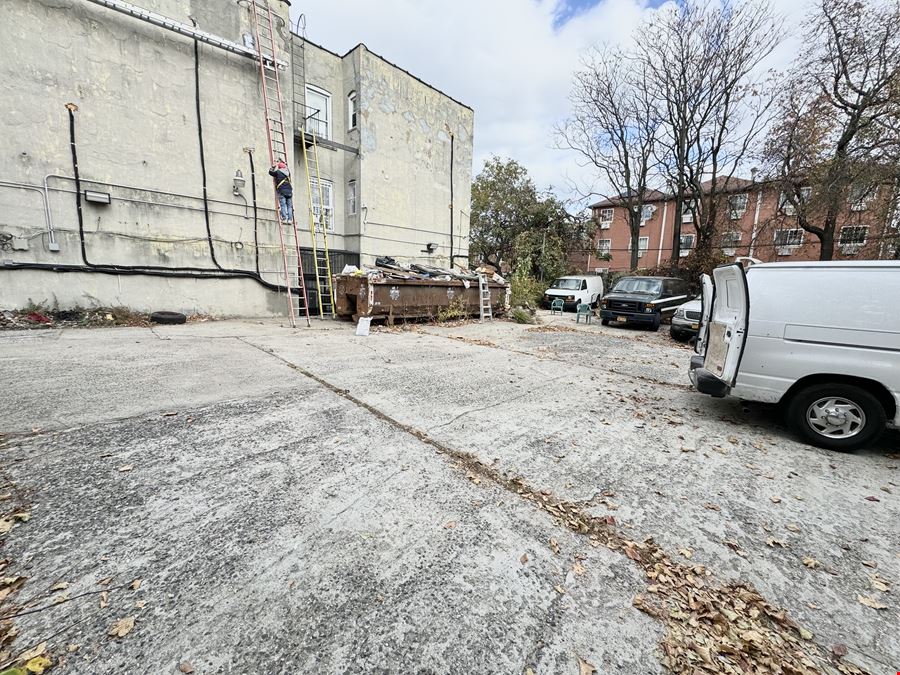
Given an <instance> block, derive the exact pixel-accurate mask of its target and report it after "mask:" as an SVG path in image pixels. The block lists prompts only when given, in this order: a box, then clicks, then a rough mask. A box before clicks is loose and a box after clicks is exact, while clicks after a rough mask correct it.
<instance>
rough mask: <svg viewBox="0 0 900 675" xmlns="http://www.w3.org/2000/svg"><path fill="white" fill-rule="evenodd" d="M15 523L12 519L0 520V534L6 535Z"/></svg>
mask: <svg viewBox="0 0 900 675" xmlns="http://www.w3.org/2000/svg"><path fill="white" fill-rule="evenodd" d="M14 522H15V521H14V520H13V519H12V518H0V534H6V533H7V532H9V531H10V530H11V529H12V526H13V523H14Z"/></svg>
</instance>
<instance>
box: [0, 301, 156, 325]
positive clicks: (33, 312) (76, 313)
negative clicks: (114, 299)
mask: <svg viewBox="0 0 900 675" xmlns="http://www.w3.org/2000/svg"><path fill="white" fill-rule="evenodd" d="M149 325H150V317H149V316H148V315H147V314H141V313H140V312H134V311H132V310H130V309H128V308H127V307H95V308H91V309H85V308H83V307H75V308H73V309H54V310H51V309H47V308H46V307H41V306H30V307H26V308H24V309H19V310H5V311H2V312H0V330H23V329H26V330H27V329H41V328H108V327H111V326H140V327H146V326H149Z"/></svg>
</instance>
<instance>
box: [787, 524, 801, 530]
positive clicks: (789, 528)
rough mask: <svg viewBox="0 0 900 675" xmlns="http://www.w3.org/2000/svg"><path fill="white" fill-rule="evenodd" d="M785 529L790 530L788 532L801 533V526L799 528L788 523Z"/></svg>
mask: <svg viewBox="0 0 900 675" xmlns="http://www.w3.org/2000/svg"><path fill="white" fill-rule="evenodd" d="M784 529H786V530H788V531H790V532H799V531H800V526H799V525H795V524H794V523H788V524H787V525H785V526H784Z"/></svg>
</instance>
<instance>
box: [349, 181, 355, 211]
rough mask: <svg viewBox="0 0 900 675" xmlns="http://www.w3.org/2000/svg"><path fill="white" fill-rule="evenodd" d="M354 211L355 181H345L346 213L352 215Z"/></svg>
mask: <svg viewBox="0 0 900 675" xmlns="http://www.w3.org/2000/svg"><path fill="white" fill-rule="evenodd" d="M355 213H356V181H355V180H351V181H349V182H348V183H347V215H348V216H352V215H354V214H355Z"/></svg>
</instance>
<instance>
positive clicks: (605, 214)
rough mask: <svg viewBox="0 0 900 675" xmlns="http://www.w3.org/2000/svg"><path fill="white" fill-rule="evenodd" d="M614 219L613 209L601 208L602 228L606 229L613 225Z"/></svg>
mask: <svg viewBox="0 0 900 675" xmlns="http://www.w3.org/2000/svg"><path fill="white" fill-rule="evenodd" d="M612 221H613V210H612V209H600V228H601V229H603V230H605V229H607V228H609V226H610V225H612Z"/></svg>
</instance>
